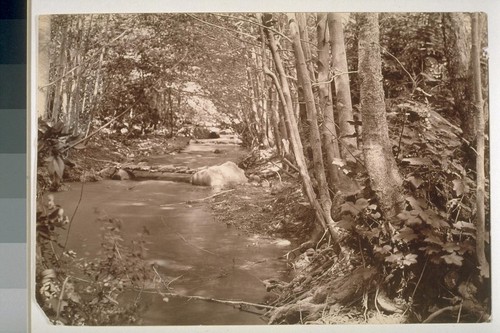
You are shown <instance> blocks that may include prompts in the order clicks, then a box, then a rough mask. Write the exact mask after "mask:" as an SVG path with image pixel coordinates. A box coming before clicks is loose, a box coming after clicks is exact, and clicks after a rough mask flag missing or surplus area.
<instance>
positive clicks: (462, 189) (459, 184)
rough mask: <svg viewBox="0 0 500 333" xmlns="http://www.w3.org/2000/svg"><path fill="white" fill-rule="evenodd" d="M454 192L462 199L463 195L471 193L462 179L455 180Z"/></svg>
mask: <svg viewBox="0 0 500 333" xmlns="http://www.w3.org/2000/svg"><path fill="white" fill-rule="evenodd" d="M453 191H455V194H456V195H457V197H461V196H462V195H464V194H467V193H469V186H468V185H467V183H466V182H465V181H463V180H462V179H455V180H453Z"/></svg>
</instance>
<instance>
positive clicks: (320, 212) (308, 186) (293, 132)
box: [262, 14, 340, 246]
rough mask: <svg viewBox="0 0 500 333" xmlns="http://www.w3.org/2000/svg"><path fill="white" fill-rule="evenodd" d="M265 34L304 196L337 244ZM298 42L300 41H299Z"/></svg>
mask: <svg viewBox="0 0 500 333" xmlns="http://www.w3.org/2000/svg"><path fill="white" fill-rule="evenodd" d="M262 23H263V24H264V25H265V26H266V27H270V26H272V15H271V14H264V15H262ZM264 32H265V34H266V38H267V41H268V42H269V49H270V50H271V54H272V56H273V60H274V65H275V68H276V71H277V72H278V75H279V79H278V77H277V76H276V75H274V73H272V72H266V74H268V75H270V76H271V77H272V78H273V82H274V84H275V86H276V88H277V90H278V93H279V95H280V100H281V101H283V109H282V110H283V117H284V118H285V123H286V125H287V130H288V133H289V139H290V146H291V147H292V150H293V153H294V155H295V161H296V163H297V166H298V169H299V174H300V177H301V179H302V185H303V189H304V192H305V194H306V197H307V198H308V200H309V202H310V204H311V206H312V207H313V209H314V212H315V215H316V217H317V221H318V223H320V225H321V226H322V228H323V229H324V230H328V231H329V232H330V235H331V236H332V238H333V239H334V241H335V242H336V243H337V245H339V246H340V244H338V239H339V236H338V232H337V230H336V229H335V228H334V226H333V220H332V217H331V215H330V211H325V210H324V209H323V206H322V205H321V203H320V202H319V201H318V199H317V198H316V194H315V193H314V189H313V186H312V183H311V177H310V176H309V172H308V170H307V165H306V162H305V157H304V152H303V149H302V142H301V140H300V136H299V130H298V126H297V120H296V117H295V115H294V110H293V102H292V95H291V91H290V86H289V84H288V78H287V75H286V72H285V69H284V66H283V62H282V60H281V57H280V54H279V53H278V47H277V45H276V44H277V43H276V40H275V36H274V33H273V32H272V31H271V30H269V29H268V28H266V29H264ZM299 43H300V41H299Z"/></svg>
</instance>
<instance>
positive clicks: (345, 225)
mask: <svg viewBox="0 0 500 333" xmlns="http://www.w3.org/2000/svg"><path fill="white" fill-rule="evenodd" d="M355 226H356V225H355V224H354V222H353V221H351V220H347V219H342V220H340V221H339V222H338V223H337V227H339V228H342V229H346V230H351V229H353V228H354V227H355Z"/></svg>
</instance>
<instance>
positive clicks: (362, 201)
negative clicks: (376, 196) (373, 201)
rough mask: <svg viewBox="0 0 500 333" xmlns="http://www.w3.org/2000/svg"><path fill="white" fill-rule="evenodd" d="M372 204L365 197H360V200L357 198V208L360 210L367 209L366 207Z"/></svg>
mask: <svg viewBox="0 0 500 333" xmlns="http://www.w3.org/2000/svg"><path fill="white" fill-rule="evenodd" d="M369 205H370V203H369V202H368V200H366V199H365V198H359V199H358V200H356V205H355V206H356V208H358V209H359V210H360V211H361V210H363V209H365V208H366V207H368V206H369Z"/></svg>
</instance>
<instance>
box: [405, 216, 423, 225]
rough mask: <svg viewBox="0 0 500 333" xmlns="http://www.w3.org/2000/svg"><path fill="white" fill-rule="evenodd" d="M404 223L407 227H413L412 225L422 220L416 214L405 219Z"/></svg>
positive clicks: (420, 222)
mask: <svg viewBox="0 0 500 333" xmlns="http://www.w3.org/2000/svg"><path fill="white" fill-rule="evenodd" d="M405 224H406V225H407V226H409V227H413V226H416V225H420V224H422V220H421V219H419V218H418V217H416V216H412V217H410V218H409V219H408V220H406V221H405Z"/></svg>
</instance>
